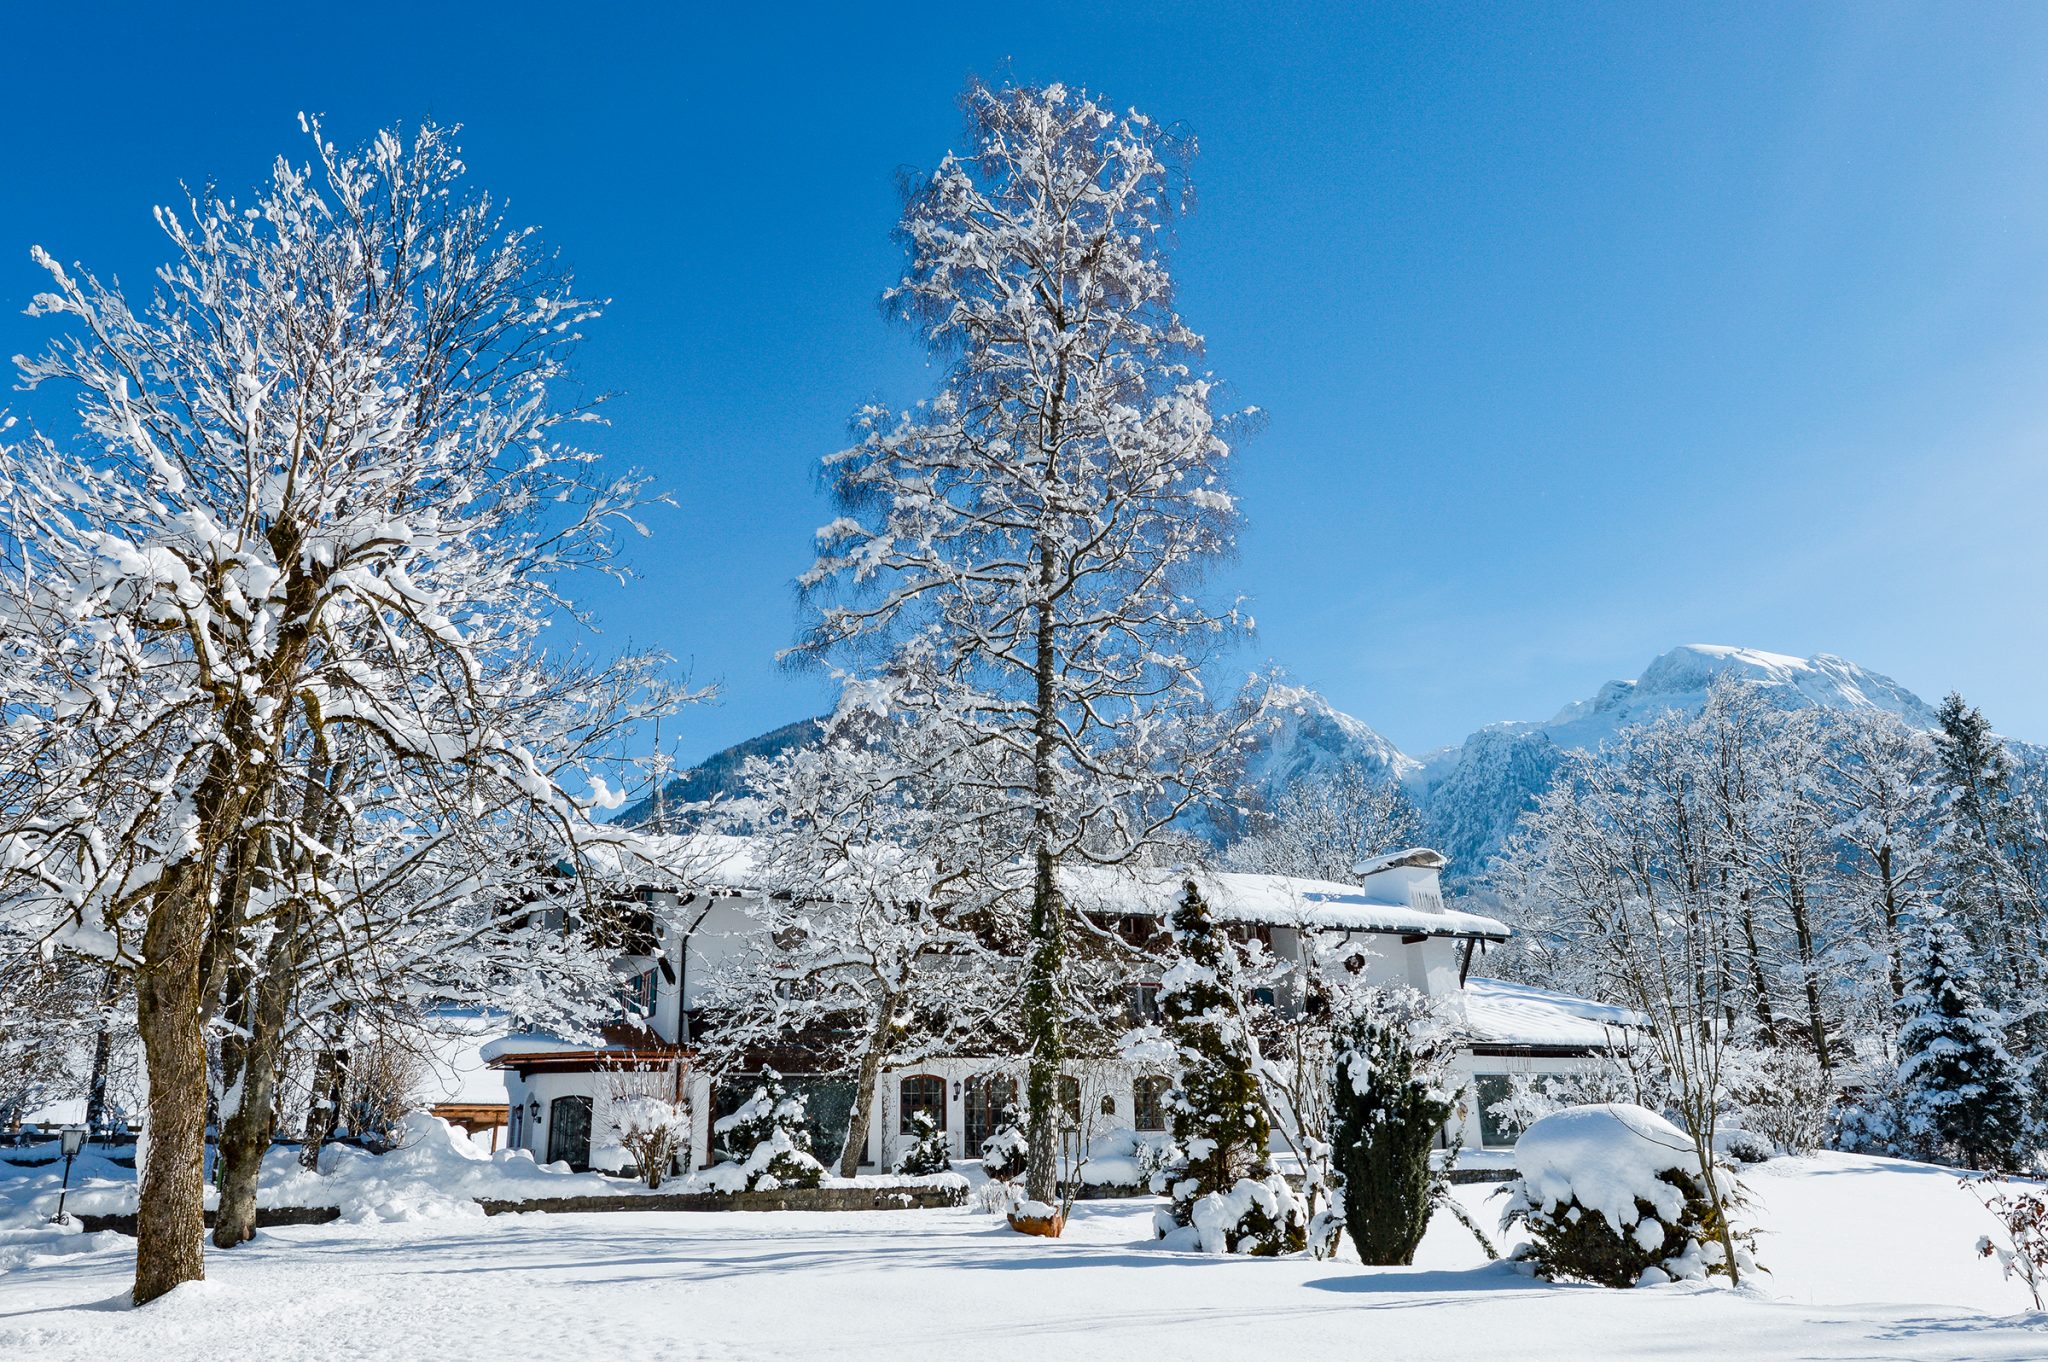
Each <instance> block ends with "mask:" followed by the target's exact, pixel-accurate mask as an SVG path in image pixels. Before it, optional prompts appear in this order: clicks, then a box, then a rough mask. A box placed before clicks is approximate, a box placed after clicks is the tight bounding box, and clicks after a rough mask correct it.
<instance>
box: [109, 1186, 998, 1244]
mask: <svg viewBox="0 0 2048 1362" xmlns="http://www.w3.org/2000/svg"><path fill="white" fill-rule="evenodd" d="M476 1204H477V1205H479V1206H481V1207H483V1211H484V1214H485V1215H526V1214H531V1213H534V1212H539V1213H541V1214H546V1215H569V1214H579V1215H581V1214H590V1213H593V1212H607V1211H926V1210H935V1209H938V1208H940V1207H943V1206H964V1205H966V1204H967V1188H966V1186H965V1185H964V1184H953V1185H947V1186H937V1187H934V1186H930V1185H924V1186H910V1187H791V1188H786V1189H783V1190H780V1191H774V1192H730V1193H725V1192H672V1193H661V1192H650V1193H643V1194H641V1195H638V1196H634V1195H621V1196H556V1197H535V1198H532V1199H529V1200H525V1201H499V1200H495V1199H490V1198H484V1197H479V1198H478V1199H477V1203H476ZM340 1218H341V1212H340V1211H339V1210H337V1209H335V1208H334V1207H332V1206H266V1207H262V1208H260V1209H258V1210H257V1212H256V1226H257V1228H258V1229H267V1228H269V1227H270V1226H273V1225H324V1224H326V1223H328V1222H329V1221H331V1220H339V1219H340ZM73 1219H75V1220H77V1221H78V1223H79V1224H80V1225H82V1226H83V1227H84V1228H85V1229H87V1230H88V1231H92V1232H95V1233H96V1232H99V1231H104V1230H111V1231H113V1232H114V1233H115V1234H126V1235H133V1234H134V1233H135V1215H134V1213H133V1212H130V1213H128V1214H126V1215H78V1216H74V1217H73ZM206 1223H207V1224H208V1225H209V1226H210V1225H212V1224H213V1212H212V1211H208V1212H207V1213H206Z"/></svg>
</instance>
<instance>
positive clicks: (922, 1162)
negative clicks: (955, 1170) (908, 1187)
mask: <svg viewBox="0 0 2048 1362" xmlns="http://www.w3.org/2000/svg"><path fill="white" fill-rule="evenodd" d="M910 1134H911V1140H910V1148H908V1149H906V1150H905V1151H904V1152H903V1157H902V1158H900V1159H898V1160H897V1161H896V1171H897V1172H899V1173H909V1174H911V1175H912V1176H914V1177H928V1176H930V1175H931V1174H933V1173H944V1172H947V1171H949V1170H950V1169H951V1168H952V1167H953V1151H952V1150H950V1149H948V1148H947V1147H946V1132H945V1131H943V1130H941V1129H939V1123H938V1122H937V1121H935V1120H933V1119H932V1114H931V1113H930V1112H928V1111H914V1112H912V1113H911V1114H910Z"/></svg>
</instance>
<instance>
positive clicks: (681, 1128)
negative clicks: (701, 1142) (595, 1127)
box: [608, 1093, 690, 1190]
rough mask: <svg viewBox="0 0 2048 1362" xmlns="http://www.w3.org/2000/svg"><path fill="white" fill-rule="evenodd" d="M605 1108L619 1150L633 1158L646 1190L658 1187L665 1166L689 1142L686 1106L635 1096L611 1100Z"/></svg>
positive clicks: (688, 1122) (687, 1108)
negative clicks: (609, 1114)
mask: <svg viewBox="0 0 2048 1362" xmlns="http://www.w3.org/2000/svg"><path fill="white" fill-rule="evenodd" d="M608 1109H609V1111H610V1113H611V1122H612V1133H613V1135H614V1136H615V1137H616V1138H617V1139H618V1142H619V1148H621V1149H623V1150H625V1151H626V1152H627V1153H628V1154H630V1155H632V1156H633V1166H634V1167H635V1168H637V1169H639V1170H640V1177H641V1179H642V1180H643V1181H645V1182H646V1183H647V1186H648V1188H649V1189H650V1190H651V1189H653V1188H656V1187H659V1186H661V1180H662V1179H663V1178H665V1177H667V1176H668V1170H669V1165H670V1164H672V1163H674V1162H675V1157H676V1155H677V1154H678V1153H680V1152H681V1151H682V1149H683V1147H684V1146H685V1145H686V1144H687V1143H688V1142H689V1138H690V1109H689V1107H687V1106H685V1105H684V1104H683V1103H681V1102H670V1101H665V1100H664V1099H662V1098H660V1097H656V1096H653V1095H651V1094H649V1093H635V1094H632V1095H629V1096H626V1097H614V1098H612V1100H611V1102H610V1105H609V1108H608Z"/></svg>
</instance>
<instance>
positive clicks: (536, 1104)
mask: <svg viewBox="0 0 2048 1362" xmlns="http://www.w3.org/2000/svg"><path fill="white" fill-rule="evenodd" d="M526 1114H527V1115H529V1116H531V1117H532V1118H533V1123H534V1124H535V1125H539V1124H540V1099H539V1098H538V1097H529V1098H527V1099H526Z"/></svg>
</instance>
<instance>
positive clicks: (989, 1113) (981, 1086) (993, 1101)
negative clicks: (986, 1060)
mask: <svg viewBox="0 0 2048 1362" xmlns="http://www.w3.org/2000/svg"><path fill="white" fill-rule="evenodd" d="M965 1114H966V1118H967V1129H966V1130H965V1131H963V1132H962V1134H963V1136H964V1137H965V1138H964V1139H963V1141H962V1143H961V1148H962V1150H963V1151H964V1152H965V1153H966V1155H967V1157H968V1158H970V1159H972V1158H977V1157H979V1156H980V1154H981V1146H982V1144H983V1143H984V1142H985V1141H986V1140H987V1139H988V1138H989V1137H990V1136H991V1135H994V1134H995V1133H996V1132H997V1131H999V1130H1001V1129H1002V1128H1003V1127H1004V1126H1005V1125H1007V1124H1009V1123H1010V1122H1012V1121H1014V1120H1016V1119H1017V1080H1016V1079H1014V1078H1012V1077H1010V1076H1009V1075H1008V1074H981V1075H979V1076H977V1077H975V1078H970V1079H968V1080H967V1103H966V1112H965Z"/></svg>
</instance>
